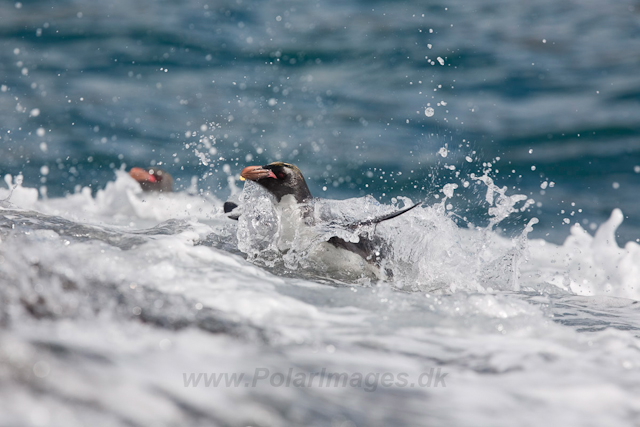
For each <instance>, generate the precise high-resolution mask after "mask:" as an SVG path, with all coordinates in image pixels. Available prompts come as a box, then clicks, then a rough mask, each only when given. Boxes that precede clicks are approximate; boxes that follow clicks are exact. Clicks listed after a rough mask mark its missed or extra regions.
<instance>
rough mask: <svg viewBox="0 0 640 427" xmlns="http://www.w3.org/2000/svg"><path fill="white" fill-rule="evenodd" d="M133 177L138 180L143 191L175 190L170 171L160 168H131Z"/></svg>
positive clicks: (165, 191) (164, 191) (168, 191)
mask: <svg viewBox="0 0 640 427" xmlns="http://www.w3.org/2000/svg"><path fill="white" fill-rule="evenodd" d="M129 175H130V176H131V178H133V179H135V180H136V181H138V183H139V184H140V187H142V190H143V191H158V192H163V193H170V192H172V191H173V178H172V177H171V175H169V173H168V172H165V171H163V170H162V169H158V168H154V167H152V168H146V169H143V168H131V170H130V171H129Z"/></svg>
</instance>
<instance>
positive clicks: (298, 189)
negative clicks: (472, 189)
mask: <svg viewBox="0 0 640 427" xmlns="http://www.w3.org/2000/svg"><path fill="white" fill-rule="evenodd" d="M240 176H241V179H243V180H250V181H253V182H256V183H257V184H259V185H260V186H261V187H263V188H264V189H266V190H267V191H268V192H269V193H271V194H272V195H273V196H274V197H275V200H276V202H277V203H278V204H283V203H290V204H291V203H293V204H300V205H302V206H303V207H308V205H306V204H307V203H308V202H310V201H311V200H312V199H313V196H312V195H311V192H310V191H309V187H308V186H307V183H306V181H305V180H304V177H303V176H302V172H301V171H300V169H298V168H297V167H296V166H295V165H292V164H289V163H283V162H274V163H270V164H268V165H265V166H247V167H246V168H244V169H243V170H242V172H241V174H240ZM421 204H422V202H420V203H416V204H414V205H412V206H409V207H407V208H405V209H402V210H399V211H396V212H392V213H390V214H387V215H382V216H378V217H375V218H370V219H366V220H363V221H357V222H352V223H347V224H336V223H332V224H331V225H333V226H336V225H337V226H339V227H340V228H342V229H344V230H349V231H350V232H355V233H356V234H357V235H358V241H357V242H352V241H347V240H345V239H343V238H341V237H338V236H332V237H329V238H328V239H327V240H326V243H329V244H330V245H331V246H333V247H335V248H339V249H344V250H346V251H349V252H351V253H353V254H356V255H358V256H359V257H361V258H363V259H364V260H365V261H367V262H368V263H370V264H373V265H379V263H380V260H381V258H383V257H384V255H385V252H386V251H387V250H388V248H386V246H385V245H386V244H385V242H384V241H383V240H382V239H381V238H379V237H376V236H375V235H374V236H370V233H366V232H362V233H360V232H359V230H360V229H362V228H363V227H365V226H368V225H375V224H379V223H381V222H383V221H387V220H390V219H392V218H396V217H397V216H399V215H402V214H403V213H406V212H408V211H410V210H411V209H414V208H416V207H418V206H420V205H421ZM236 208H237V205H236V204H235V203H233V202H227V203H225V205H224V211H225V213H228V214H229V217H230V218H233V219H237V218H238V217H239V215H240V214H238V213H236V212H235V210H236ZM300 212H301V215H302V216H306V217H310V216H311V211H310V210H309V209H301V210H300ZM307 222H309V221H307Z"/></svg>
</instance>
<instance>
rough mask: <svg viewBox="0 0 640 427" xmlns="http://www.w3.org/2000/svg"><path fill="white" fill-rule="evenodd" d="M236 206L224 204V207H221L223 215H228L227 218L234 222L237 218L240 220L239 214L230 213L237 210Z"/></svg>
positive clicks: (228, 203) (230, 203)
mask: <svg viewBox="0 0 640 427" xmlns="http://www.w3.org/2000/svg"><path fill="white" fill-rule="evenodd" d="M237 207H238V205H237V204H236V203H233V202H224V205H223V206H222V209H223V210H224V213H226V214H229V215H227V216H228V217H229V218H231V219H234V220H236V221H237V220H238V218H240V214H239V213H235V214H234V213H231V212H232V211H233V210H234V209H235V208H237Z"/></svg>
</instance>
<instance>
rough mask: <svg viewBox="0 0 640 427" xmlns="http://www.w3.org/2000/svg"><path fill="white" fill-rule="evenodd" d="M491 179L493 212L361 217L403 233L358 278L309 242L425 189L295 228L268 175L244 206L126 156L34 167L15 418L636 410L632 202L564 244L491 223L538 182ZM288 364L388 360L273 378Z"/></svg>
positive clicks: (8, 287)
mask: <svg viewBox="0 0 640 427" xmlns="http://www.w3.org/2000/svg"><path fill="white" fill-rule="evenodd" d="M7 181H8V182H9V183H10V184H11V185H12V186H13V185H15V182H16V181H15V180H14V179H11V180H9V179H7ZM491 185H493V184H492V183H489V184H488V185H487V191H492V192H493V197H492V199H491V205H489V206H488V208H493V209H496V210H495V211H493V212H494V214H493V218H494V221H490V224H489V226H488V227H485V228H477V227H473V228H470V229H464V228H460V227H458V226H457V225H456V224H455V223H454V222H453V220H452V217H451V215H453V214H454V213H452V212H451V211H450V210H447V209H446V207H445V206H444V205H443V204H436V205H432V206H425V207H420V208H416V209H414V210H412V211H410V212H408V213H406V214H404V215H402V216H400V217H398V218H395V219H394V220H391V221H387V222H383V223H381V224H379V225H378V226H377V227H372V226H366V227H370V228H369V229H364V231H367V232H368V233H372V234H371V235H376V236H380V237H382V238H384V239H385V240H386V241H387V243H388V244H389V246H390V247H391V250H390V251H389V252H388V253H387V254H386V255H387V257H386V259H385V261H383V263H382V264H381V266H380V268H381V269H382V270H383V273H385V274H386V275H387V278H388V280H387V281H386V282H378V281H376V280H375V279H372V278H371V277H368V278H366V279H365V278H356V279H355V280H353V281H352V282H351V283H348V284H347V283H344V280H341V281H338V280H330V279H332V277H331V276H330V274H329V273H330V270H329V269H327V268H326V265H325V266H323V265H322V262H325V261H327V259H326V258H322V259H320V261H318V260H317V259H315V260H314V257H316V256H319V254H318V253H317V252H314V251H313V250H312V249H311V248H310V247H309V244H310V242H311V241H317V243H318V244H321V243H322V239H323V238H326V237H327V236H330V235H336V234H337V235H339V236H340V237H341V238H343V239H345V240H346V241H350V240H356V238H357V236H355V235H354V234H355V233H354V232H353V231H352V230H348V229H345V228H344V227H340V226H336V223H344V222H350V221H356V220H362V219H368V218H372V217H375V216H377V215H382V214H386V213H389V212H391V211H393V210H395V209H397V208H399V207H400V205H402V204H403V203H404V204H407V205H408V204H410V203H411V200H408V199H401V200H400V201H399V203H398V206H388V205H383V204H380V203H378V202H377V201H375V200H374V199H373V198H361V199H352V200H349V201H317V202H316V203H314V204H313V205H312V208H313V221H312V222H307V223H305V222H304V221H302V223H300V224H297V225H296V224H293V226H294V228H292V229H288V230H285V229H284V228H283V225H282V224H281V222H280V220H281V218H279V217H278V215H283V213H286V214H287V215H293V214H294V212H284V211H282V210H280V211H278V210H277V209H273V207H272V205H271V201H270V199H269V198H268V196H266V195H265V194H264V193H260V191H261V190H260V189H259V187H257V186H250V185H249V186H247V188H246V191H245V193H244V195H243V196H242V197H241V199H242V198H248V197H249V198H250V199H251V200H252V201H253V202H254V203H252V204H251V205H250V206H245V208H244V211H243V212H242V215H243V216H241V219H240V221H238V222H237V223H236V222H235V221H232V220H230V219H228V218H226V217H225V216H224V214H222V212H221V202H220V201H219V200H218V199H216V198H215V197H213V196H208V195H203V194H200V193H199V192H198V191H197V190H196V189H192V190H193V191H192V194H186V193H185V194H179V193H178V194H166V195H148V194H143V193H141V192H140V191H139V188H138V187H137V186H136V184H135V182H132V181H131V180H130V179H129V177H128V176H126V174H124V173H118V176H117V178H116V180H115V181H114V182H112V183H110V184H109V185H108V186H107V187H106V188H105V189H104V190H100V191H98V192H97V193H96V194H95V195H91V193H90V192H89V191H88V190H81V191H79V192H77V193H75V194H71V195H68V196H66V197H63V198H56V199H38V198H37V191H36V190H35V189H32V188H25V187H22V186H21V185H20V184H18V185H17V186H15V188H13V192H12V193H11V195H10V199H9V201H8V202H7V201H5V202H2V205H1V210H0V239H1V241H0V299H1V300H2V302H3V304H2V308H1V310H0V323H1V324H2V325H3V328H4V329H3V333H2V334H0V359H1V360H2V361H3V366H4V367H5V368H6V369H3V370H0V379H1V380H2V384H3V385H4V386H3V387H0V402H2V403H0V407H1V408H2V410H0V422H2V423H4V424H8V425H10V424H20V425H55V424H61V423H64V424H65V425H69V426H73V425H109V424H112V425H114V424H115V425H117V424H121V423H122V420H125V419H126V420H128V421H127V422H129V423H133V424H138V425H170V424H189V425H198V424H202V425H205V424H212V423H218V424H234V425H235V424H271V425H285V424H289V425H320V424H322V423H325V424H331V423H332V422H338V421H339V420H341V419H345V418H347V419H360V420H362V423H363V424H364V425H375V424H376V423H379V422H380V419H383V420H384V422H385V423H387V424H389V425H390V424H395V425H401V424H408V423H411V422H413V421H416V418H415V417H416V414H421V415H419V416H418V419H419V420H424V419H426V418H424V417H427V416H435V417H437V418H438V419H441V420H443V422H446V423H447V424H456V425H461V424H476V425H493V424H494V421H495V417H494V416H493V415H492V414H494V413H499V412H500V411H507V412H509V414H510V415H509V419H510V420H511V421H512V422H514V423H519V424H521V423H524V422H526V421H527V420H530V419H533V417H535V419H536V420H537V421H538V422H541V423H548V424H550V425H558V424H559V420H562V422H563V423H565V424H574V425H575V424H581V425H584V424H588V423H595V424H601V425H622V424H630V423H631V420H632V418H630V417H631V416H630V415H629V414H635V413H637V412H638V410H640V400H639V399H638V397H637V396H638V393H637V384H638V383H639V381H640V373H639V372H640V362H638V361H639V360H640V358H639V357H638V354H639V352H640V346H639V345H638V340H637V338H636V337H635V335H636V333H635V332H634V331H635V330H637V328H640V315H639V314H638V310H637V308H636V304H635V301H634V300H638V299H640V295H639V294H638V286H637V285H638V283H637V281H638V277H639V275H638V272H637V268H638V267H637V266H638V265H640V259H639V258H638V257H640V255H639V251H638V245H636V244H635V243H628V244H627V245H626V246H625V247H624V248H621V247H619V246H618V245H617V244H616V243H615V239H614V233H615V229H616V227H618V226H619V224H620V222H621V221H622V214H621V213H620V212H619V211H614V213H613V214H612V217H611V219H610V220H609V221H607V222H606V223H605V224H603V225H602V226H601V227H600V228H599V230H598V231H597V232H596V234H595V236H591V235H589V234H588V233H587V232H585V231H584V230H583V229H581V228H580V227H579V226H574V227H573V228H572V232H571V236H570V237H569V238H568V239H567V240H566V242H565V243H564V244H563V245H560V246H557V245H553V244H551V243H548V242H544V241H540V240H529V239H528V238H527V237H526V234H527V233H528V231H530V226H528V227H524V226H523V232H522V234H520V235H516V236H515V237H514V238H505V237H501V236H499V235H497V234H496V233H495V232H494V231H493V227H495V225H496V224H497V223H499V219H501V218H503V217H504V216H505V215H507V216H508V214H509V213H511V212H513V211H516V210H519V209H520V207H521V206H523V203H526V200H523V199H522V198H520V197H515V198H514V197H513V196H509V195H507V194H506V193H504V192H501V189H496V188H494V187H491ZM451 190H453V189H452V188H451ZM452 194H453V193H452ZM7 197H9V190H8V189H2V190H0V198H2V199H4V198H7ZM448 197H450V196H448ZM245 201H246V200H245ZM187 205H191V208H188V207H187ZM332 221H333V222H332ZM294 222H295V221H294ZM533 222H535V221H533ZM132 224H133V225H132ZM290 225H291V224H290ZM530 225H532V224H530ZM295 227H307V228H306V229H304V230H300V229H296V228H295ZM366 227H365V228H366ZM292 230H293V233H292ZM296 230H297V231H296ZM305 239H306V240H305ZM314 239H315V240H314ZM305 245H306V246H305ZM238 248H239V249H240V251H238ZM283 249H286V253H284V254H283V253H282V250H283ZM351 267H352V268H356V267H357V264H356V265H354V264H352V265H351ZM386 270H389V271H386ZM389 272H390V273H391V274H389ZM342 279H344V278H342ZM430 368H434V369H435V368H440V369H441V370H442V372H444V373H446V374H447V376H446V377H445V382H444V384H445V385H446V387H442V384H440V387H439V388H436V387H434V386H433V384H431V386H430V387H419V386H415V387H411V386H409V385H408V384H409V383H407V385H406V386H400V385H397V384H396V385H393V386H389V387H387V386H384V385H383V384H382V382H381V375H382V374H383V373H388V374H390V375H393V376H394V378H396V379H397V377H398V375H399V374H402V373H404V374H406V375H407V378H408V380H409V382H411V383H414V382H417V380H418V378H419V377H420V375H423V374H424V373H425V372H426V373H427V374H428V373H429V369H430ZM257 369H260V370H259V371H257ZM265 369H266V370H268V371H269V375H270V376H268V377H267V378H265V379H263V380H260V381H258V380H256V378H258V377H260V375H261V374H262V373H264V372H265ZM290 369H291V370H292V371H294V372H299V373H305V374H307V375H310V374H312V373H318V377H321V376H322V375H321V373H322V370H323V369H324V370H325V375H326V373H327V372H329V373H330V372H344V373H348V374H349V375H351V376H355V377H357V375H356V374H362V375H363V376H364V375H368V374H371V376H370V377H369V378H370V379H373V378H375V375H376V373H377V374H378V380H377V382H376V383H375V384H376V386H375V387H373V386H372V384H373V383H370V386H369V387H368V388H367V386H366V385H362V386H361V387H355V386H354V387H352V386H347V387H342V386H340V387H333V386H329V387H327V386H324V387H321V386H318V385H311V386H307V387H297V388H296V387H294V386H285V385H282V386H275V385H274V384H276V383H277V382H273V383H272V380H274V379H275V380H277V378H278V376H275V377H273V374H279V373H282V374H283V375H286V374H287V372H289V370H290ZM434 372H435V371H434ZM191 373H194V374H198V373H207V374H209V373H243V374H245V375H247V377H246V378H247V381H248V384H249V386H245V385H244V384H245V383H244V382H243V383H242V384H241V385H240V386H238V387H233V386H228V387H227V386H219V387H213V386H206V385H205V383H204V382H203V383H201V384H200V385H199V386H197V387H193V386H188V387H187V386H185V384H184V378H183V374H186V375H189V374H191ZM423 378H426V377H423ZM254 380H256V386H255V387H253V385H252V382H253V381H254ZM316 384H317V383H316ZM415 384H417V383H415ZM373 390H375V391H373ZM522 400H525V401H532V402H533V401H534V402H536V403H535V405H523V404H522V403H521V401H522ZM86 402H92V404H91V405H87V404H86ZM372 403H374V404H373V405H372ZM389 405H391V406H392V407H395V408H405V409H406V410H404V411H388V410H386V409H385V408H387V406H389ZM292 407H295V408H322V409H323V410H322V411H321V412H322V413H321V414H320V415H318V414H317V413H316V412H317V411H311V412H313V414H312V413H311V412H309V411H307V410H304V409H300V410H299V411H297V412H296V411H294V412H291V411H290V408H292ZM612 407H615V408H617V410H616V411H610V410H608V409H609V408H612ZM149 408H154V409H153V410H149ZM364 408H367V409H366V410H365V409H364ZM376 408H380V409H379V410H378V409H376ZM460 408H464V410H460ZM310 420H311V421H310ZM336 420H338V421H336Z"/></svg>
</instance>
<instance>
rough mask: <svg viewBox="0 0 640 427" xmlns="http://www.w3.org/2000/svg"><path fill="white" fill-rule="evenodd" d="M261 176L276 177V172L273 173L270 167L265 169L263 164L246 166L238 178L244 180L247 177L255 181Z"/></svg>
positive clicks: (261, 177)
mask: <svg viewBox="0 0 640 427" xmlns="http://www.w3.org/2000/svg"><path fill="white" fill-rule="evenodd" d="M263 178H274V179H277V178H276V174H274V173H273V171H272V170H270V169H265V168H264V167H263V166H247V167H246V168H244V169H242V172H241V173H240V179H241V180H243V181H244V180H245V179H248V180H250V181H257V180H259V179H263Z"/></svg>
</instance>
